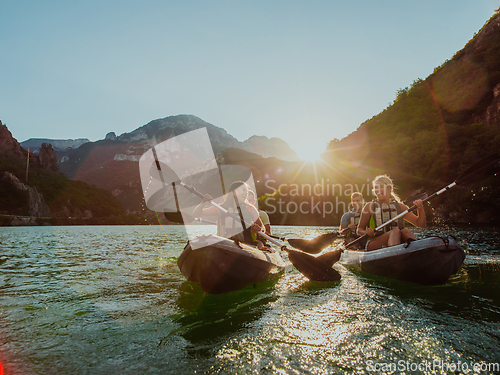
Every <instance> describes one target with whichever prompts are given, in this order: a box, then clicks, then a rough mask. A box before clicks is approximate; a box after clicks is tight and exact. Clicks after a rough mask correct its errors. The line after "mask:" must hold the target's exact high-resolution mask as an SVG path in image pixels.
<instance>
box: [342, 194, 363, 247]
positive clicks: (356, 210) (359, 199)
mask: <svg viewBox="0 0 500 375" xmlns="http://www.w3.org/2000/svg"><path fill="white" fill-rule="evenodd" d="M364 204H365V199H364V197H363V194H361V193H360V192H358V191H356V192H354V193H352V194H351V206H352V209H351V210H350V211H349V212H346V213H345V214H344V215H342V218H341V219H340V230H341V231H342V230H344V229H347V228H349V230H348V231H347V233H346V234H345V240H344V245H347V244H349V243H351V242H352V241H354V240H355V239H356V238H358V237H359V236H358V235H357V233H356V231H357V229H358V224H359V218H360V217H361V211H362V210H363V206H364ZM365 245H366V241H361V240H360V242H358V243H356V244H355V245H353V246H355V248H356V249H357V250H359V249H364V248H365Z"/></svg>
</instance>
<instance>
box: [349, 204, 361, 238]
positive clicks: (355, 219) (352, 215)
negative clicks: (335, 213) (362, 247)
mask: <svg viewBox="0 0 500 375" xmlns="http://www.w3.org/2000/svg"><path fill="white" fill-rule="evenodd" d="M348 215H349V216H348V217H347V226H349V224H354V225H356V228H357V227H358V224H359V218H360V217H361V212H358V211H356V210H351V211H349V212H348ZM346 237H354V238H357V237H358V235H357V234H356V232H354V233H353V232H351V231H350V230H349V231H347V234H346Z"/></svg>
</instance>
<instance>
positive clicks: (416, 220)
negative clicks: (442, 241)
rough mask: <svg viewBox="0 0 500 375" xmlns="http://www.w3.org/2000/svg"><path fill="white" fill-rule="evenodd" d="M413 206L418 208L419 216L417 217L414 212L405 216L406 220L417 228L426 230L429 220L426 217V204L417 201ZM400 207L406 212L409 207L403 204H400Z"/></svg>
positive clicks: (419, 200)
mask: <svg viewBox="0 0 500 375" xmlns="http://www.w3.org/2000/svg"><path fill="white" fill-rule="evenodd" d="M413 204H414V205H415V206H417V213H418V216H417V215H415V214H414V213H413V212H408V213H407V214H406V215H405V220H406V221H408V222H409V223H412V224H413V225H415V226H416V227H419V228H424V227H425V226H426V224H427V220H426V217H425V209H424V202H423V201H422V200H421V199H417V200H416V201H415V202H413ZM399 205H400V206H401V209H402V210H403V211H406V210H407V209H408V207H407V206H406V205H404V204H403V203H400V204H399Z"/></svg>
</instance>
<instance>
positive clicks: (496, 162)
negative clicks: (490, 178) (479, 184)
mask: <svg viewBox="0 0 500 375" xmlns="http://www.w3.org/2000/svg"><path fill="white" fill-rule="evenodd" d="M499 169H500V154H498V152H496V153H494V154H491V155H489V156H487V157H485V158H483V159H481V160H479V161H478V162H477V163H475V164H474V165H472V166H470V167H469V168H468V169H467V170H466V171H465V172H463V173H462V174H461V175H460V176H459V177H458V178H457V179H456V180H455V183H456V184H457V185H460V184H462V183H464V182H466V181H468V180H470V179H472V178H475V179H476V180H477V179H479V178H481V177H483V176H484V175H491V174H494V173H496V172H498V170H499Z"/></svg>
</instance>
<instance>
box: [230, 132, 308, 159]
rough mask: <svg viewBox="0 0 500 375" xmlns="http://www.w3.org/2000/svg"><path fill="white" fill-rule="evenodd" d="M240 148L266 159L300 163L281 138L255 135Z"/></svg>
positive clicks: (295, 154)
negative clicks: (273, 158)
mask: <svg viewBox="0 0 500 375" xmlns="http://www.w3.org/2000/svg"><path fill="white" fill-rule="evenodd" d="M239 147H240V148H242V149H244V150H247V151H250V152H252V153H254V154H258V155H261V156H263V157H265V158H270V157H275V158H278V159H281V160H286V161H300V159H299V157H298V155H297V153H296V152H295V151H293V150H292V149H291V148H290V146H288V143H286V142H285V141H284V140H282V139H281V138H270V139H269V138H267V137H266V136H258V135H254V136H252V137H250V138H248V139H247V140H246V141H243V142H242V143H241V144H240V146H239Z"/></svg>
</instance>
